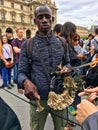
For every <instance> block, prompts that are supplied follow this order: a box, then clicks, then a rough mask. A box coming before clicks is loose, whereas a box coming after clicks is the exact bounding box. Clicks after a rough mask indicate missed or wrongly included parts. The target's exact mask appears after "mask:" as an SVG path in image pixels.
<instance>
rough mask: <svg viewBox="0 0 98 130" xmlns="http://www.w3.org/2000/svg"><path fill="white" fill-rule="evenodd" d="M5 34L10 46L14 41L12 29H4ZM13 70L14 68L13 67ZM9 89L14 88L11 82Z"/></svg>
mask: <svg viewBox="0 0 98 130" xmlns="http://www.w3.org/2000/svg"><path fill="white" fill-rule="evenodd" d="M5 33H6V36H7V39H8V44H10V45H11V46H12V41H13V40H14V37H13V30H12V28H11V27H8V28H6V30H5ZM12 50H13V49H12ZM13 60H14V57H13ZM13 68H14V66H13ZM11 73H12V72H11ZM13 78H14V76H13ZM11 87H14V84H13V83H12V82H11Z"/></svg>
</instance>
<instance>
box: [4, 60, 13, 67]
mask: <svg viewBox="0 0 98 130" xmlns="http://www.w3.org/2000/svg"><path fill="white" fill-rule="evenodd" d="M7 62H8V63H9V64H5V67H6V68H12V67H13V66H14V63H12V62H11V61H7Z"/></svg>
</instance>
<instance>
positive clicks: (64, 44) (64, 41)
mask: <svg viewBox="0 0 98 130" xmlns="http://www.w3.org/2000/svg"><path fill="white" fill-rule="evenodd" d="M57 37H58V38H59V39H60V41H61V42H62V44H63V47H64V49H65V48H66V44H67V42H66V40H65V38H63V37H61V36H57Z"/></svg>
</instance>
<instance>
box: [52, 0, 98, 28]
mask: <svg viewBox="0 0 98 130" xmlns="http://www.w3.org/2000/svg"><path fill="white" fill-rule="evenodd" d="M52 1H55V2H56V5H57V8H58V11H57V14H58V15H57V23H61V24H63V23H64V22H66V21H71V22H73V23H75V24H76V25H79V26H83V27H88V28H90V27H91V25H92V24H95V25H98V0H78V1H75V0H52Z"/></svg>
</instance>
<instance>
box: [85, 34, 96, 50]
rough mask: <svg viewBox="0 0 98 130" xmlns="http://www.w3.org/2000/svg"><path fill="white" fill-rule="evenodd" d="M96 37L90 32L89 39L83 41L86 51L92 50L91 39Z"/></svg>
mask: <svg viewBox="0 0 98 130" xmlns="http://www.w3.org/2000/svg"><path fill="white" fill-rule="evenodd" d="M93 38H94V36H93V34H91V33H90V34H89V35H88V39H87V40H85V41H83V48H84V49H85V50H86V51H90V46H91V40H92V39H93Z"/></svg>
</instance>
